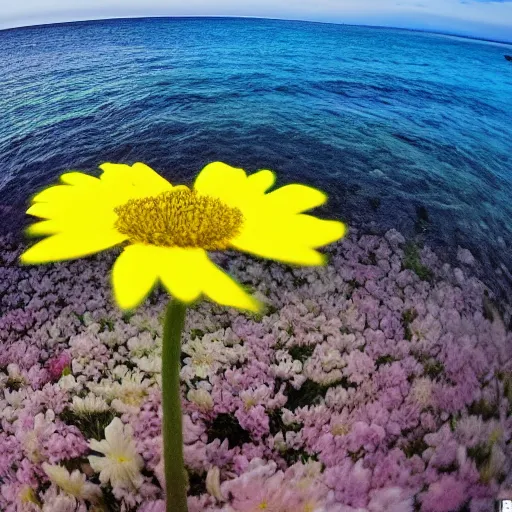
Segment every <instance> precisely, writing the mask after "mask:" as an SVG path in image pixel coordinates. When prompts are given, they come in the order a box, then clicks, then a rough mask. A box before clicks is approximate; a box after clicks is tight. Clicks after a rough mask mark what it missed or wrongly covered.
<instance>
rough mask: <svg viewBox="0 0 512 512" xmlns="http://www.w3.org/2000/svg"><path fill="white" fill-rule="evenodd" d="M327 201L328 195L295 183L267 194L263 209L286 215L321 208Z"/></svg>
mask: <svg viewBox="0 0 512 512" xmlns="http://www.w3.org/2000/svg"><path fill="white" fill-rule="evenodd" d="M325 201H327V195H326V194H325V193H324V192H322V191H320V190H317V189H316V188H312V187H308V186H306V185H299V184H296V183H294V184H291V185H285V186H284V187H281V188H278V189H276V190H274V191H273V192H270V193H269V194H267V195H266V196H265V200H264V203H263V207H264V208H268V209H271V210H274V211H282V212H286V213H300V212H303V211H306V210H310V209H311V208H315V207H317V206H320V205H322V204H324V203H325Z"/></svg>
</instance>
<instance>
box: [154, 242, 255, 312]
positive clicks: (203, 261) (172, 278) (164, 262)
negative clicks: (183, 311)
mask: <svg viewBox="0 0 512 512" xmlns="http://www.w3.org/2000/svg"><path fill="white" fill-rule="evenodd" d="M153 253H154V256H153V257H154V262H155V263H154V264H155V265H157V268H158V270H157V272H158V274H159V277H160V279H161V280H162V283H163V285H164V286H165V287H166V288H167V290H168V291H169V293H170V294H171V295H172V296H173V297H176V298H177V299H178V300H181V301H182V302H185V303H190V302H193V301H194V300H196V299H197V298H198V297H199V296H200V295H201V292H202V293H204V294H205V295H206V296H208V297H209V298H210V299H212V300H214V301H215V302H218V303H219V304H222V305H225V306H233V307H236V308H240V309H248V310H251V311H258V310H259V303H258V301H256V299H254V298H253V297H251V296H250V295H249V294H247V293H246V292H245V291H244V290H243V288H242V287H241V286H239V285H238V284H237V283H236V282H235V281H234V280H233V279H232V278H231V277H230V276H229V275H228V274H226V273H225V272H223V271H222V270H221V269H220V268H218V267H217V266H216V265H215V264H214V263H213V262H212V261H211V260H210V259H209V258H208V255H207V254H206V252H205V251H204V250H203V249H195V248H182V247H153Z"/></svg>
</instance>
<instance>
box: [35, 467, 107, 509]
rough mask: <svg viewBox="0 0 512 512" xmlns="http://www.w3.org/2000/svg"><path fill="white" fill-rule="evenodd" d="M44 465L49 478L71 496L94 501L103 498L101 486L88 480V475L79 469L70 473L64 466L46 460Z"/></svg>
mask: <svg viewBox="0 0 512 512" xmlns="http://www.w3.org/2000/svg"><path fill="white" fill-rule="evenodd" d="M42 467H43V470H44V472H45V473H46V474H47V475H48V478H49V479H50V480H51V481H52V482H53V483H54V484H56V485H58V486H59V487H60V488H61V489H62V490H63V491H64V492H66V493H68V494H70V495H71V496H74V497H75V498H78V499H82V500H87V501H91V502H93V503H94V502H96V501H98V500H99V499H101V495H102V493H101V489H100V488H99V486H98V485H96V484H91V483H89V482H87V481H86V476H85V475H84V474H83V473H81V472H80V471H79V470H78V469H75V470H74V471H73V472H72V473H71V474H70V473H69V471H68V470H67V469H66V468H65V467H63V466H52V465H50V464H47V463H46V462H44V463H43V465H42Z"/></svg>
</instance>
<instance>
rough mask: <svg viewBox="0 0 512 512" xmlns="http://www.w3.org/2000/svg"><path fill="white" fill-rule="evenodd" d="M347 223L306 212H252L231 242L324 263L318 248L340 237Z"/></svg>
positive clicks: (290, 259) (266, 254)
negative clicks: (275, 213) (276, 213)
mask: <svg viewBox="0 0 512 512" xmlns="http://www.w3.org/2000/svg"><path fill="white" fill-rule="evenodd" d="M345 232H346V227H345V225H344V224H343V223H341V222H338V221H333V220H323V219H318V218H316V217H313V216H310V215H305V214H292V215H288V214H280V215H272V214H269V213H268V212H261V214H258V213H257V212H256V213H254V214H251V215H250V216H248V217H247V218H246V220H245V222H244V224H243V227H242V231H241V232H240V234H239V235H238V236H237V237H236V238H234V239H233V240H231V242H230V245H231V246H232V247H234V248H236V249H238V250H240V251H244V252H249V253H251V254H255V255H257V256H261V257H263V258H269V259H274V260H277V261H282V262H284V263H292V264H297V265H324V264H325V263H326V257H325V256H324V255H323V254H321V253H319V252H318V251H315V250H314V248H316V247H320V246H322V245H325V244H328V243H331V242H334V241H335V240H339V239H340V238H341V237H342V236H343V235H344V234H345Z"/></svg>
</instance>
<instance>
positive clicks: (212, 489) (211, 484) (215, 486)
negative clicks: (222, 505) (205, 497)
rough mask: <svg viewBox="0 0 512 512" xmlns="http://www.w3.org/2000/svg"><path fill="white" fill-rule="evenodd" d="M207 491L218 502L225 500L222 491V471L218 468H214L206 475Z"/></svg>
mask: <svg viewBox="0 0 512 512" xmlns="http://www.w3.org/2000/svg"><path fill="white" fill-rule="evenodd" d="M206 490H207V491H208V493H209V494H211V495H212V496H213V497H214V498H216V499H217V500H219V501H224V500H225V498H224V495H223V494H222V491H221V490H220V470H219V468H218V467H217V466H212V467H211V468H210V469H209V471H208V473H207V475H206Z"/></svg>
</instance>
